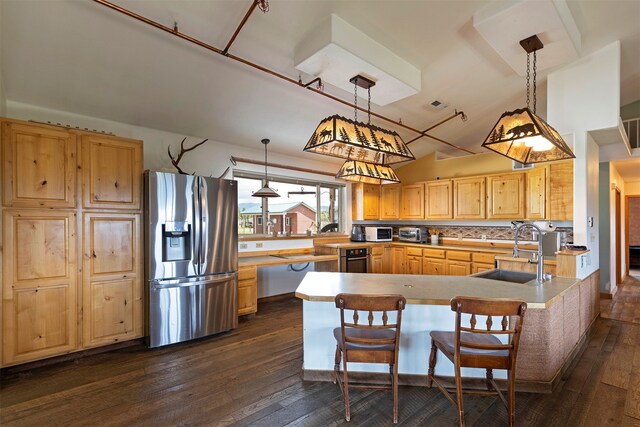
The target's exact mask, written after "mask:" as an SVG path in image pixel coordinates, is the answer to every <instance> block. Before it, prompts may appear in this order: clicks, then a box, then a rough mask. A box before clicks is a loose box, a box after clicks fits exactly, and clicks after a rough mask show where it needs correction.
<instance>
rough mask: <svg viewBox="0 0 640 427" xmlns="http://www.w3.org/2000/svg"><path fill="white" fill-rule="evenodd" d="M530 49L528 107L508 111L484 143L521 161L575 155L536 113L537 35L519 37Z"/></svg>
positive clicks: (558, 158) (553, 158)
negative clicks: (531, 98)
mask: <svg viewBox="0 0 640 427" xmlns="http://www.w3.org/2000/svg"><path fill="white" fill-rule="evenodd" d="M520 45H521V46H522V47H523V48H524V50H525V51H526V52H527V107H526V108H521V109H517V110H514V111H507V112H505V113H504V114H503V115H502V116H500V118H499V119H498V121H497V122H496V124H495V126H494V127H493V129H492V130H491V132H489V135H488V136H487V137H486V138H485V140H484V142H483V143H482V146H483V147H486V148H488V149H489V150H492V151H495V152H496V153H498V154H502V155H503V156H506V157H509V158H510V159H513V160H516V161H518V162H520V163H541V162H549V161H553V160H562V159H571V158H575V155H574V154H573V152H572V151H571V148H569V146H568V145H567V144H566V143H565V142H564V140H563V139H562V137H561V136H560V134H559V133H558V132H557V131H556V130H555V129H554V128H553V127H551V126H550V125H549V124H548V123H547V122H546V121H544V120H543V119H542V118H541V117H540V116H538V115H537V114H536V101H537V99H536V74H537V70H536V52H537V51H538V50H540V49H542V48H543V47H544V45H543V44H542V42H541V41H540V39H539V38H538V36H535V35H533V36H531V37H528V38H526V39H524V40H521V41H520ZM531 53H533V111H531V109H530V108H529V107H530V92H531V91H530V55H531Z"/></svg>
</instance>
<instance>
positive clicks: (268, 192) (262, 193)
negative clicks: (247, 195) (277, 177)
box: [251, 185, 280, 197]
mask: <svg viewBox="0 0 640 427" xmlns="http://www.w3.org/2000/svg"><path fill="white" fill-rule="evenodd" d="M251 195H252V196H253V197H280V195H279V194H278V193H276V191H275V190H274V189H273V188H271V187H269V186H268V185H267V186H264V187H262V188H261V189H259V190H258V191H256V192H255V193H253V194H251Z"/></svg>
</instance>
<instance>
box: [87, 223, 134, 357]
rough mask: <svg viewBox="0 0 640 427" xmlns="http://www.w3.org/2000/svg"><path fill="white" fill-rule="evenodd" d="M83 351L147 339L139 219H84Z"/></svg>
mask: <svg viewBox="0 0 640 427" xmlns="http://www.w3.org/2000/svg"><path fill="white" fill-rule="evenodd" d="M83 224H84V253H83V268H82V283H83V285H82V308H83V311H82V313H83V320H82V329H83V347H85V348H89V347H96V346H102V345H106V344H112V343H115V342H118V341H124V340H130V339H133V338H139V337H141V336H142V334H143V308H142V259H141V256H140V254H142V242H141V241H140V238H139V236H141V235H142V234H141V231H140V226H141V224H140V214H106V213H89V214H84V220H83Z"/></svg>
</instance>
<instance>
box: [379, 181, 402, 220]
mask: <svg viewBox="0 0 640 427" xmlns="http://www.w3.org/2000/svg"><path fill="white" fill-rule="evenodd" d="M401 193H402V186H401V185H400V184H389V185H382V186H380V219H400V195H401Z"/></svg>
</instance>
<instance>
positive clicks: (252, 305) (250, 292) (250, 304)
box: [238, 265, 258, 316]
mask: <svg viewBox="0 0 640 427" xmlns="http://www.w3.org/2000/svg"><path fill="white" fill-rule="evenodd" d="M257 311H258V268H257V267H256V266H255V265H249V266H243V267H240V268H238V316H243V315H245V314H253V313H256V312H257Z"/></svg>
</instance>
